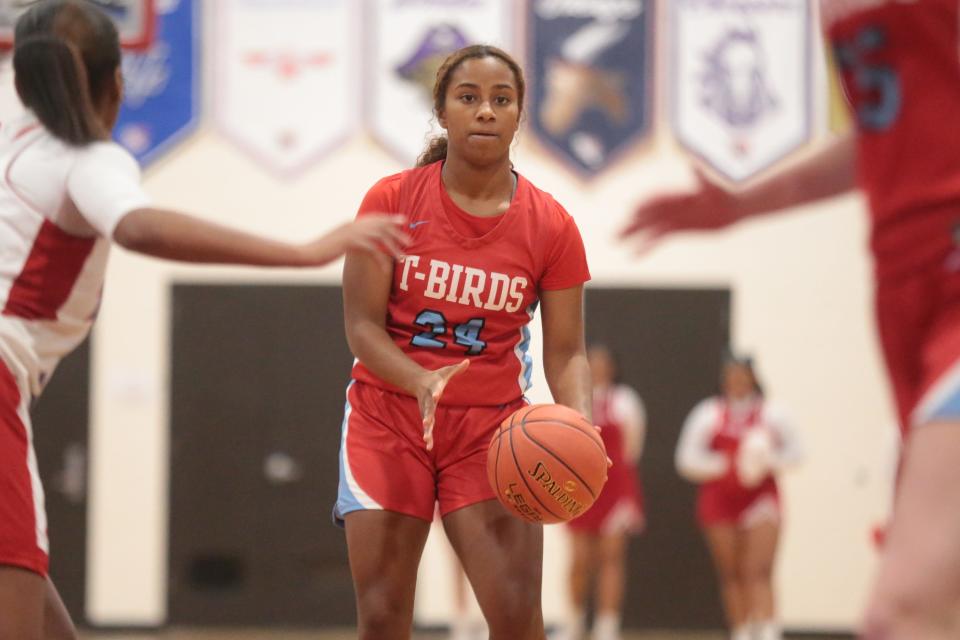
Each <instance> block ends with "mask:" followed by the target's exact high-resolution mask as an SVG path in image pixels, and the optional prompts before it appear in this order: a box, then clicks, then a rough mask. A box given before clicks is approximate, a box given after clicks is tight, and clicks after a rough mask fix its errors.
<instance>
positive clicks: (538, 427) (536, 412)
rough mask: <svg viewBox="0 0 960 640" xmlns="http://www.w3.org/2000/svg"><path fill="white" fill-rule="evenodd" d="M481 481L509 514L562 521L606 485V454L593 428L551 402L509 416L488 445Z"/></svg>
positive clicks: (581, 509)
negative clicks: (486, 480)
mask: <svg viewBox="0 0 960 640" xmlns="http://www.w3.org/2000/svg"><path fill="white" fill-rule="evenodd" d="M487 477H488V478H489V480H490V486H492V487H493V490H494V491H495V492H496V494H497V498H499V499H500V502H502V503H503V504H504V506H506V507H507V509H508V510H509V511H510V513H512V514H514V515H515V516H517V517H519V518H522V519H524V520H527V521H529V522H536V523H540V524H554V523H557V522H567V521H569V520H572V519H574V518H576V517H577V516H579V515H581V514H582V513H584V512H586V510H587V509H589V508H590V507H591V506H592V505H593V503H594V501H595V500H596V499H597V496H599V495H600V491H601V490H602V489H603V485H604V483H606V481H607V451H606V449H605V448H604V446H603V441H602V440H601V439H600V434H599V433H598V432H597V430H596V428H595V427H594V426H593V425H592V424H591V423H590V422H589V421H588V420H587V419H586V418H584V417H583V416H582V415H580V414H579V413H577V412H576V411H574V410H573V409H570V408H568V407H564V406H560V405H557V404H534V405H530V406H528V407H524V408H522V409H520V410H518V411H516V412H514V413H513V414H512V415H511V416H510V417H509V418H507V419H506V420H504V421H503V423H501V425H500V428H499V429H498V430H497V432H496V433H495V434H494V436H493V439H492V440H491V441H490V449H489V451H488V453H487Z"/></svg>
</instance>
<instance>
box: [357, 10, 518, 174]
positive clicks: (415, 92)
mask: <svg viewBox="0 0 960 640" xmlns="http://www.w3.org/2000/svg"><path fill="white" fill-rule="evenodd" d="M512 6H513V5H512V3H511V2H510V0H404V1H403V2H397V0H375V2H373V3H372V5H371V12H372V15H371V16H370V20H369V25H370V26H369V33H368V38H367V42H368V43H369V51H368V53H367V59H368V60H369V67H368V69H367V72H366V74H365V76H366V78H367V79H368V80H367V82H369V86H368V91H367V94H368V109H367V119H368V123H369V128H370V131H371V133H372V134H373V136H374V138H376V140H377V141H378V142H380V144H382V145H383V146H384V147H385V148H386V149H387V150H389V151H390V152H391V153H392V154H394V155H395V156H396V157H397V158H398V159H399V160H400V161H401V162H403V163H404V164H412V163H413V162H414V161H415V160H416V158H417V156H419V155H420V152H421V151H423V149H424V147H425V146H426V142H427V140H428V139H429V138H430V137H431V136H432V135H437V134H439V133H441V132H442V131H441V129H440V128H439V126H438V125H437V123H436V118H435V117H434V116H433V82H434V79H435V77H436V73H437V69H438V68H439V67H440V64H441V63H442V62H443V60H444V58H446V57H447V55H448V54H450V53H453V52H454V51H456V50H457V49H460V48H461V47H464V46H467V45H470V44H478V43H482V44H492V45H496V46H500V47H505V48H508V49H509V39H510V36H511V31H510V28H509V25H510V23H511V13H510V12H511V9H512Z"/></svg>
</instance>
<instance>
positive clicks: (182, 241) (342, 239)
mask: <svg viewBox="0 0 960 640" xmlns="http://www.w3.org/2000/svg"><path fill="white" fill-rule="evenodd" d="M403 221H404V218H403V217H402V216H394V215H369V216H364V217H363V218H360V219H358V220H356V221H354V222H350V223H347V224H344V225H342V226H340V227H337V228H336V229H334V230H333V231H331V232H330V233H327V234H325V235H322V236H320V237H318V238H315V239H314V240H311V241H309V242H306V243H295V244H294V243H288V242H280V241H277V240H270V239H267V238H262V237H260V236H256V235H253V234H250V233H245V232H243V231H238V230H236V229H232V228H230V227H225V226H223V225H219V224H215V223H212V222H207V221H206V220H202V219H200V218H195V217H193V216H189V215H186V214H183V213H177V212H175V211H161V210H158V209H137V210H135V211H131V212H130V213H128V214H126V215H125V216H123V218H121V219H120V222H119V223H117V227H116V229H114V232H113V239H114V241H115V242H116V243H117V244H119V245H120V246H122V247H124V248H126V249H129V250H131V251H135V252H137V253H142V254H145V255H149V256H153V257H155V258H165V259H167V260H177V261H180V262H197V263H219V264H246V265H253V266H261V267H308V266H320V265H324V264H327V263H329V262H331V261H333V260H335V259H336V258H339V257H340V256H341V255H343V254H344V253H345V252H346V251H348V250H351V249H361V250H367V251H371V252H375V251H377V250H378V248H379V247H383V248H385V249H387V250H388V251H389V252H391V253H393V254H394V255H398V254H399V253H400V249H401V247H402V246H403V245H404V244H405V243H406V241H407V237H406V234H405V233H404V231H403Z"/></svg>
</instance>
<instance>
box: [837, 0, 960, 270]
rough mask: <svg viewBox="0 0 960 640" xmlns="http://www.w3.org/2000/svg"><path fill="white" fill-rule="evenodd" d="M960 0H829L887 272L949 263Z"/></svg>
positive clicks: (954, 215) (959, 189)
mask: <svg viewBox="0 0 960 640" xmlns="http://www.w3.org/2000/svg"><path fill="white" fill-rule="evenodd" d="M958 5H960V2H958V0H822V2H821V13H822V16H823V22H824V28H825V30H826V33H827V35H828V37H829V39H830V41H831V42H832V44H833V49H834V54H835V58H836V60H837V65H838V67H839V68H840V72H841V77H842V82H843V86H844V88H845V90H846V92H847V95H848V98H849V100H850V102H851V105H852V108H853V112H854V116H855V119H856V123H857V125H856V126H857V134H858V135H857V145H858V170H857V171H858V181H859V183H860V186H861V187H862V188H863V189H864V191H865V192H866V194H867V197H868V198H869V202H870V209H871V211H872V214H873V222H874V224H873V237H872V245H873V250H874V253H875V254H876V257H877V266H878V270H879V273H880V274H881V275H883V274H885V273H891V272H899V271H902V270H910V269H915V268H918V267H922V266H925V265H928V264H930V262H931V261H941V260H942V259H943V255H944V254H945V253H946V252H947V251H949V250H950V249H951V248H952V247H953V246H954V237H953V234H954V226H955V225H956V223H957V222H958V219H960V216H958V212H960V127H956V126H953V125H952V124H951V120H952V118H953V117H954V115H955V114H956V113H958V112H960V28H958V27H960V15H958Z"/></svg>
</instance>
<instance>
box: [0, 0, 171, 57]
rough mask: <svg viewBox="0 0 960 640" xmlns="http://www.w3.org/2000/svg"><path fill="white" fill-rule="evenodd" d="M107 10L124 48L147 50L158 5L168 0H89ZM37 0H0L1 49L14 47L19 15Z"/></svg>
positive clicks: (152, 35) (152, 33) (152, 34)
mask: <svg viewBox="0 0 960 640" xmlns="http://www.w3.org/2000/svg"><path fill="white" fill-rule="evenodd" d="M87 1H88V2H90V3H92V4H94V5H96V6H97V7H98V8H99V9H100V10H101V11H103V12H104V13H106V14H107V15H108V16H109V17H110V19H111V20H113V23H114V24H115V25H116V26H117V32H118V35H119V36H120V45H121V46H122V47H123V48H124V49H138V50H143V49H146V48H147V47H148V46H149V45H150V44H151V43H152V42H153V37H154V25H155V23H156V14H155V11H156V8H155V6H154V5H155V4H156V3H158V2H159V3H160V4H164V3H166V4H169V2H168V1H167V2H165V0H87ZM36 2H37V0H0V50H6V49H9V48H11V47H12V46H13V30H14V27H15V25H16V22H17V18H19V17H20V15H21V14H23V12H24V11H26V10H27V9H28V8H29V7H30V5H31V4H35V3H36Z"/></svg>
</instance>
